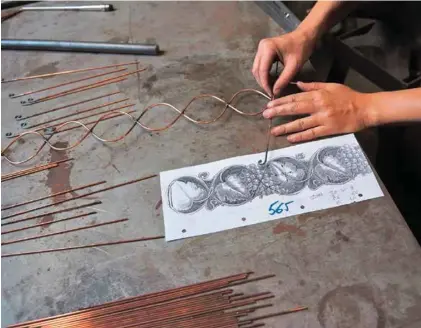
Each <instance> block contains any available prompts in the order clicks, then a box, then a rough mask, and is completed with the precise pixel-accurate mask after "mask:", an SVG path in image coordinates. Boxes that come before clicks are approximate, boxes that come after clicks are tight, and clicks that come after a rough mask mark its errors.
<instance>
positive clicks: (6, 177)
mask: <svg viewBox="0 0 421 328" xmlns="http://www.w3.org/2000/svg"><path fill="white" fill-rule="evenodd" d="M72 159H73V158H69V159H65V160H61V161H57V162H52V163H48V164H44V165H39V166H35V167H31V168H29V169H25V170H20V171H16V172H12V173H7V174H3V175H2V176H1V181H8V180H12V179H16V178H20V177H24V176H26V175H30V174H34V173H38V172H41V171H45V170H49V169H52V168H55V167H57V166H59V164H60V163H63V162H67V161H71V160H72Z"/></svg>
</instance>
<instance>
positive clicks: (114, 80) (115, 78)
mask: <svg viewBox="0 0 421 328" xmlns="http://www.w3.org/2000/svg"><path fill="white" fill-rule="evenodd" d="M145 70H146V68H141V69H137V70H135V71H131V72H128V73H125V74H121V75H117V76H113V77H110V78H108V79H104V80H100V81H97V82H94V83H89V84H85V85H82V86H79V87H76V88H72V89H68V90H65V91H61V92H59V93H56V94H52V95H48V96H45V97H42V98H38V99H34V100H32V101H28V103H27V104H26V105H33V104H38V103H41V102H45V101H48V100H52V99H57V98H60V97H64V96H67V95H71V94H75V93H79V92H82V91H86V90H90V89H93V88H97V87H100V86H103V85H107V84H110V83H117V82H120V81H123V80H125V79H124V78H125V77H126V76H129V75H133V74H136V73H139V72H143V71H145Z"/></svg>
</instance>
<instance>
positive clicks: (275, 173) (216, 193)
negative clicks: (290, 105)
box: [160, 134, 383, 241]
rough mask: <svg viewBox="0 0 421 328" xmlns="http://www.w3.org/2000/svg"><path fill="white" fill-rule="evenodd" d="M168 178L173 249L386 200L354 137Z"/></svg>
mask: <svg viewBox="0 0 421 328" xmlns="http://www.w3.org/2000/svg"><path fill="white" fill-rule="evenodd" d="M263 158H264V153H260V154H252V155H246V156H239V157H233V158H229V159H225V160H221V161H217V162H212V163H208V164H203V165H197V166H191V167H185V168H181V169H177V170H172V171H166V172H161V174H160V180H161V193H162V203H163V211H164V221H165V238H166V240H167V241H170V240H175V239H181V238H186V237H192V236H198V235H203V234H207V233H211V232H217V231H222V230H227V229H232V228H237V227H242V226H246V225H251V224H255V223H260V222H266V221H270V220H276V219H280V218H285V217H288V216H292V215H298V214H302V213H307V212H312V211H317V210H321V209H326V208H331V207H337V206H340V205H345V204H350V203H354V202H360V201H363V200H367V199H372V198H377V197H381V196H383V192H382V191H381V189H380V186H379V184H378V183H377V180H376V178H375V176H374V174H373V172H372V170H371V168H370V166H369V164H368V162H367V160H366V158H365V155H364V154H363V151H362V150H361V147H360V145H359V144H358V142H357V140H356V139H355V136H354V135H353V134H349V135H345V136H340V137H335V138H330V139H325V140H319V141H313V142H309V143H305V144H301V145H296V146H291V147H288V148H283V149H278V150H273V151H271V152H269V156H268V162H267V164H266V165H263V166H262V165H259V164H258V161H259V160H262V159H263Z"/></svg>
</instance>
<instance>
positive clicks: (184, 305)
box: [49, 292, 228, 328]
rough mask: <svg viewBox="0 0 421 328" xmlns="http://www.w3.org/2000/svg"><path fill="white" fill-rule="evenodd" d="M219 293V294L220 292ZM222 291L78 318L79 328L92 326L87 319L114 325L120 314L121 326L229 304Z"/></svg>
mask: <svg viewBox="0 0 421 328" xmlns="http://www.w3.org/2000/svg"><path fill="white" fill-rule="evenodd" d="M218 293H219V294H218ZM220 293H221V292H217V293H213V294H209V295H202V296H197V297H194V298H190V299H182V300H177V301H176V302H172V303H166V304H158V305H153V306H148V307H146V308H144V307H139V306H133V305H130V307H124V308H123V309H121V310H118V311H113V312H110V313H105V314H104V315H101V316H95V317H92V316H89V317H87V318H86V320H83V319H82V320H77V327H78V328H88V327H90V326H91V324H90V323H89V322H86V321H93V320H95V327H96V328H101V327H104V328H105V327H110V328H111V327H113V325H112V324H111V323H110V318H109V317H110V316H111V317H114V316H118V322H117V323H116V325H117V327H121V326H122V325H124V324H132V323H134V322H137V323H139V324H141V323H142V320H143V321H144V320H149V319H150V318H151V317H160V318H161V319H162V320H164V319H166V318H167V317H171V316H173V317H174V316H176V315H177V313H178V311H179V310H180V309H186V310H187V309H188V311H199V310H200V309H206V307H209V306H212V305H221V304H228V302H227V300H226V299H225V300H224V299H223V298H222V296H223V295H221V294H220ZM186 310H185V311H183V314H187V312H188V311H186ZM74 322H75V321H74V320H72V321H71V322H61V323H55V324H53V323H50V324H49V326H50V327H55V326H59V327H61V328H67V327H71V326H74Z"/></svg>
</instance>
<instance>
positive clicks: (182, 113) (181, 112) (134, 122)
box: [2, 89, 270, 164]
mask: <svg viewBox="0 0 421 328" xmlns="http://www.w3.org/2000/svg"><path fill="white" fill-rule="evenodd" d="M244 93H254V94H257V95H259V96H261V97H264V98H265V99H268V100H270V98H269V97H268V96H267V95H265V94H264V93H263V92H261V91H259V90H255V89H242V90H239V91H237V92H236V93H235V94H234V95H233V96H232V97H231V99H230V100H228V101H225V100H224V99H222V98H219V97H217V96H215V95H212V94H202V95H198V96H196V97H194V98H192V99H191V100H190V101H189V102H188V104H187V105H186V106H184V107H183V109H181V110H180V109H178V108H177V107H175V106H173V105H171V104H168V103H156V104H152V105H149V106H148V107H146V108H145V109H144V110H143V111H142V112H141V113H140V114H139V115H138V116H137V117H133V116H132V115H130V114H127V113H124V114H123V115H126V116H127V117H128V119H129V120H131V121H132V126H131V127H130V128H129V129H128V130H127V131H126V132H125V133H123V134H122V135H120V136H119V137H116V138H114V139H111V140H109V139H108V140H107V139H104V138H101V137H99V136H97V135H96V134H95V133H94V132H93V130H94V129H95V127H96V125H97V124H98V123H99V122H101V120H103V119H104V118H106V117H109V116H110V114H105V115H103V116H101V117H99V118H98V120H97V122H96V124H94V126H93V127H91V128H88V127H86V126H84V125H83V123H82V122H77V121H70V122H64V123H62V124H61V125H60V127H63V126H65V125H67V124H69V123H74V124H78V125H80V126H82V127H84V128H85V130H86V134H85V135H83V136H82V137H81V139H80V140H78V141H76V142H75V143H74V144H72V145H70V146H68V147H66V148H58V147H55V146H54V145H52V144H51V143H50V142H49V141H48V139H47V138H45V136H44V135H42V134H41V133H38V132H37V131H27V132H24V133H21V134H20V135H18V136H16V138H14V139H13V140H12V141H11V142H10V143H9V144H8V145H7V146H6V148H5V149H3V150H2V156H3V157H4V158H5V159H6V160H7V161H9V162H10V163H12V164H17V163H24V162H26V161H29V160H31V159H32V158H34V157H35V156H37V155H38V154H39V153H40V152H41V150H42V149H43V147H44V146H46V145H48V146H49V147H50V148H52V149H55V150H61V151H64V150H67V149H69V148H74V147H77V146H78V145H80V144H81V142H82V141H83V140H85V139H86V138H87V136H88V135H91V136H93V137H94V138H96V139H97V140H99V141H102V142H117V141H120V140H122V139H124V138H125V137H126V136H127V135H129V133H130V132H131V131H132V130H133V129H134V128H135V126H136V125H138V126H139V127H141V128H142V129H143V130H146V131H148V132H160V131H164V130H167V129H169V128H171V127H172V126H173V125H174V124H175V123H176V122H177V121H178V120H179V119H180V118H181V117H183V118H185V119H186V120H188V121H190V122H192V123H195V124H198V125H208V124H212V123H214V122H216V121H218V120H219V119H220V118H221V117H222V116H223V115H224V113H225V112H226V111H227V110H228V109H231V110H233V111H235V112H236V113H238V114H240V115H242V116H258V115H261V114H262V113H263V110H264V109H262V110H260V111H258V112H254V113H247V112H244V111H241V110H240V109H238V108H236V107H234V106H233V105H232V103H233V102H234V101H235V99H236V98H237V97H239V96H240V95H242V94H244ZM202 98H203V99H208V98H211V99H214V100H215V101H217V102H219V103H221V104H222V106H221V109H222V110H221V112H220V113H219V114H218V116H217V117H215V118H213V119H210V120H196V119H194V118H192V117H190V116H188V115H187V114H186V113H185V112H186V111H187V109H188V107H189V106H190V105H191V104H192V103H193V102H195V101H196V100H199V99H202ZM158 106H164V107H167V108H169V109H170V110H174V111H175V112H177V115H176V117H175V118H174V119H173V120H172V121H171V122H170V123H168V124H166V125H164V126H162V127H156V128H155V127H150V126H147V125H145V124H143V123H141V122H140V120H141V119H142V117H143V116H144V115H145V114H146V113H147V112H148V111H150V110H152V109H153V108H155V107H158ZM121 113H123V112H121ZM58 130H60V128H59V129H58ZM30 134H31V135H37V136H38V137H40V138H41V139H43V140H44V143H43V144H42V145H41V146H40V147H39V148H38V149H37V150H35V151H34V154H33V155H31V156H30V157H28V158H27V159H26V160H24V161H20V162H15V161H13V160H11V159H10V158H9V157H8V156H6V155H5V153H6V151H7V150H8V149H10V148H11V147H12V146H13V144H15V143H16V142H17V141H18V140H20V139H21V138H24V137H25V136H26V135H30Z"/></svg>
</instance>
